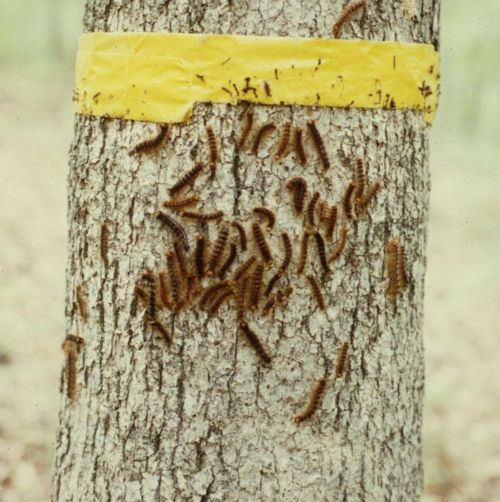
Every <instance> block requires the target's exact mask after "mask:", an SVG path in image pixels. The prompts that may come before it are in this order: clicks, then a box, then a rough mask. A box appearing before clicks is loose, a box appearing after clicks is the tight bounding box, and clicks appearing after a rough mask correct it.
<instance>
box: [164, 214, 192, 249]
mask: <svg viewBox="0 0 500 502" xmlns="http://www.w3.org/2000/svg"><path fill="white" fill-rule="evenodd" d="M156 217H157V218H158V219H159V220H160V221H161V222H162V223H163V224H164V225H166V227H167V228H168V229H169V230H171V231H172V233H173V234H174V236H175V237H177V238H178V239H179V240H180V241H181V242H182V245H183V246H184V249H185V250H186V251H189V241H188V237H187V233H186V230H184V227H183V226H182V225H181V224H180V223H179V222H178V221H177V220H174V218H172V217H171V216H170V215H168V214H167V213H164V212H163V211H158V212H157V213H156Z"/></svg>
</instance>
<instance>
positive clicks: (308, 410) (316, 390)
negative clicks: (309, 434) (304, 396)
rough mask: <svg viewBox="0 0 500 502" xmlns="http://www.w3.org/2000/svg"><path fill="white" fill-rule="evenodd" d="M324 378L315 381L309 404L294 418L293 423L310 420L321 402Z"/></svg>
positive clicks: (323, 394) (324, 389) (324, 388)
mask: <svg viewBox="0 0 500 502" xmlns="http://www.w3.org/2000/svg"><path fill="white" fill-rule="evenodd" d="M326 383H327V382H326V378H325V377H323V378H320V379H319V380H317V381H316V382H315V384H314V386H313V388H312V390H311V393H310V394H309V402H308V403H307V405H306V407H305V408H304V409H303V410H302V411H301V412H300V413H298V414H297V415H295V417H294V419H293V420H294V422H295V423H296V424H300V423H301V422H303V421H304V420H307V419H308V418H311V417H312V416H313V415H314V414H315V413H316V411H317V410H318V408H319V407H320V406H321V403H322V402H323V398H324V396H325V391H326Z"/></svg>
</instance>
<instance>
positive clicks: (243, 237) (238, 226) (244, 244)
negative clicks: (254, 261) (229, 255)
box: [231, 221, 247, 251]
mask: <svg viewBox="0 0 500 502" xmlns="http://www.w3.org/2000/svg"><path fill="white" fill-rule="evenodd" d="M231 225H233V227H234V228H236V230H238V233H239V235H240V247H241V250H242V251H246V250H247V234H246V232H245V227H244V226H243V225H242V224H241V223H240V222H239V221H233V222H232V223H231Z"/></svg>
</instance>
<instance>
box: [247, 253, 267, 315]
mask: <svg viewBox="0 0 500 502" xmlns="http://www.w3.org/2000/svg"><path fill="white" fill-rule="evenodd" d="M263 277H264V265H263V264H262V263H258V264H257V266H256V267H255V270H254V272H253V275H252V280H251V283H250V298H249V300H250V301H249V304H250V310H256V309H257V308H258V306H259V300H260V293H261V290H262V279H263Z"/></svg>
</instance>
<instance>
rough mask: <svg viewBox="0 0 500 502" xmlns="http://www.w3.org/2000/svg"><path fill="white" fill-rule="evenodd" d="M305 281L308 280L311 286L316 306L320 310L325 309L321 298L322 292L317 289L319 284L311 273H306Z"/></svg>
mask: <svg viewBox="0 0 500 502" xmlns="http://www.w3.org/2000/svg"><path fill="white" fill-rule="evenodd" d="M306 277H307V281H308V282H309V285H310V286H311V290H312V293H313V296H314V299H315V300H316V303H317V304H318V307H319V309H320V310H325V308H326V306H325V300H324V298H323V294H322V293H321V290H320V289H319V284H318V282H317V281H316V279H315V278H314V277H313V276H312V275H308V276H306Z"/></svg>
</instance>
